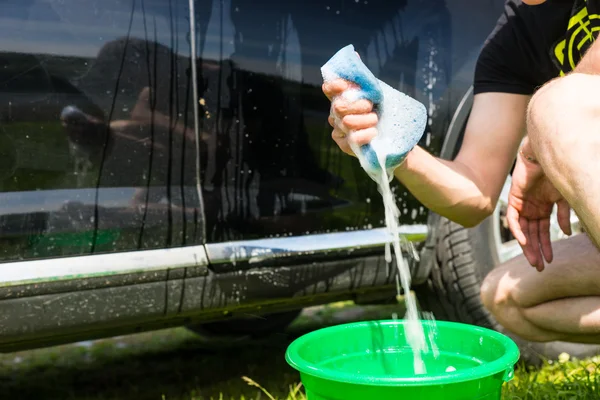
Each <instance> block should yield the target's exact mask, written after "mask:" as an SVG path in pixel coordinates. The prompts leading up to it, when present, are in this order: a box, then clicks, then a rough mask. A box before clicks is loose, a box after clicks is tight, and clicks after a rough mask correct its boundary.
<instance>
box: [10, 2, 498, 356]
mask: <svg viewBox="0 0 600 400" xmlns="http://www.w3.org/2000/svg"><path fill="white" fill-rule="evenodd" d="M502 6H503V2H502V1H500V0H489V1H478V2H474V1H467V0H448V1H444V0H402V1H398V2H389V1H386V0H369V1H366V0H360V1H356V0H342V1H339V2H337V3H336V4H329V3H326V2H308V3H307V2H303V1H298V0H293V1H284V2H281V1H278V0H268V1H263V2H260V3H250V2H246V1H241V0H223V1H216V0H169V1H163V0H135V1H132V2H121V1H117V0H108V1H100V0H85V1H81V0H60V1H58V0H47V1H43V2H42V1H36V0H31V1H25V2H22V1H17V0H7V1H5V2H3V3H2V4H0V33H1V34H0V256H1V258H0V260H1V261H2V262H1V263H0V309H1V311H2V324H0V325H2V329H0V350H2V351H11V350H14V349H21V348H27V347H35V346H41V345H48V344H57V343H64V342H68V341H72V340H80V339H85V338H93V337H101V336H106V335H109V334H111V335H112V334H118V333H129V332H136V331H140V330H145V329H157V328H162V327H167V326H177V325H185V324H189V323H193V322H194V321H200V322H202V321H209V320H210V321H212V320H219V319H223V318H229V317H232V316H233V317H235V316H241V315H248V314H251V315H259V314H262V313H269V312H279V311H281V310H287V309H293V308H299V307H303V306H306V305H313V304H319V303H324V302H328V301H332V300H335V299H354V300H357V299H359V298H363V299H364V298H369V299H375V300H377V299H384V298H389V297H390V296H393V295H394V294H395V293H396V292H395V290H396V286H395V273H396V270H395V267H394V265H393V264H390V265H388V264H387V263H386V262H385V260H384V245H385V242H386V234H385V232H384V231H383V229H382V227H383V220H384V217H383V205H382V202H381V199H380V195H379V193H378V191H377V187H376V185H375V183H374V182H373V181H372V180H371V179H370V178H369V177H368V176H367V175H366V174H365V173H364V171H362V169H361V168H360V165H359V163H358V162H357V160H356V159H354V158H352V157H349V156H347V155H345V154H343V153H342V152H341V151H339V149H338V148H337V146H336V145H335V143H334V142H333V141H332V140H331V138H330V134H331V128H330V127H329V125H328V123H327V116H328V115H329V106H330V103H329V100H328V99H327V98H325V96H324V95H323V93H322V91H321V75H320V71H319V68H320V66H321V65H322V64H324V63H325V62H326V61H327V59H328V58H329V57H330V56H331V55H333V54H334V53H335V51H337V50H338V49H339V48H341V47H343V46H345V45H347V44H349V43H352V44H354V46H355V48H356V49H357V51H358V52H359V53H360V54H361V57H362V58H363V60H364V61H365V63H366V64H367V66H368V67H369V68H371V70H373V72H374V73H375V74H376V75H377V76H378V77H379V78H380V79H382V80H384V81H386V82H388V83H389V84H390V85H392V86H394V87H397V88H398V89H400V90H402V91H404V92H406V93H407V94H409V95H411V96H413V97H415V98H416V99H417V100H419V101H421V102H423V104H425V105H426V106H427V108H428V110H429V121H428V126H427V128H426V132H425V134H424V136H423V139H422V141H421V142H420V145H421V146H423V147H424V148H426V149H427V150H428V151H430V152H432V153H433V154H435V155H439V154H440V152H441V151H442V145H443V143H444V142H446V143H448V140H446V136H447V131H448V128H449V126H452V124H451V122H452V119H453V116H454V115H455V113H456V112H457V111H456V110H457V107H458V106H459V104H461V101H462V100H463V99H464V98H465V94H466V93H467V92H468V91H469V88H470V86H471V84H472V75H473V69H474V65H475V59H476V56H477V53H478V50H479V48H480V46H481V44H482V43H483V41H484V40H485V37H486V36H487V34H488V33H489V32H490V31H491V29H492V27H493V24H494V23H495V21H496V19H497V18H498V16H499V15H500V12H501V10H502ZM191 10H193V13H191ZM447 146H448V145H447ZM448 151H450V150H448ZM392 186H393V190H394V191H395V193H396V196H397V198H398V205H399V208H400V211H401V212H402V218H401V221H400V222H401V225H402V229H401V234H402V235H403V236H404V237H405V238H406V239H408V242H411V243H413V245H415V246H416V247H417V248H418V247H419V246H420V245H421V244H422V242H423V240H425V238H426V237H427V236H428V234H429V229H428V228H427V226H426V225H427V220H428V217H429V214H428V212H427V210H426V209H425V208H424V207H423V206H422V204H420V203H419V202H418V201H417V200H416V199H415V198H414V197H412V196H411V195H410V194H409V193H408V192H407V191H406V190H405V189H404V188H403V187H402V186H401V185H400V184H399V183H398V182H393V184H392ZM413 245H409V246H407V247H406V249H405V250H406V254H407V255H408V259H409V261H410V265H411V269H412V270H413V272H414V271H415V270H416V269H418V268H419V264H418V260H417V259H416V258H415V257H412V255H413V253H414V251H413V250H414V248H413Z"/></svg>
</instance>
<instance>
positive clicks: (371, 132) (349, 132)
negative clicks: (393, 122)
mask: <svg viewBox="0 0 600 400" xmlns="http://www.w3.org/2000/svg"><path fill="white" fill-rule="evenodd" d="M352 88H355V85H354V84H353V83H351V82H348V81H345V80H343V79H337V80H334V81H330V82H326V83H324V84H323V93H325V96H327V98H328V99H329V100H330V101H331V111H330V114H329V124H330V125H331V126H332V127H333V132H332V133H331V137H332V138H333V140H334V141H335V142H336V143H337V145H338V146H339V147H340V149H341V150H342V151H343V152H344V153H346V154H349V155H351V156H354V157H356V155H355V154H354V152H353V151H352V148H351V146H350V143H351V142H352V143H354V144H356V145H358V146H362V145H365V144H367V143H369V142H370V141H371V140H372V139H373V138H374V137H375V136H376V135H377V128H376V126H377V121H378V118H377V114H376V113H374V112H373V103H371V102H370V101H369V100H364V99H363V100H357V101H354V102H349V101H348V100H346V99H345V98H344V97H343V96H342V94H343V93H344V92H345V91H346V90H348V89H352Z"/></svg>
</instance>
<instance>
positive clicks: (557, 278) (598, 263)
mask: <svg viewBox="0 0 600 400" xmlns="http://www.w3.org/2000/svg"><path fill="white" fill-rule="evenodd" d="M553 247H554V254H555V257H554V260H553V262H552V263H551V264H548V265H547V266H546V269H545V270H544V271H543V272H541V273H540V272H538V271H537V270H536V269H534V268H532V267H531V266H530V265H529V263H528V262H527V260H526V259H525V257H524V256H518V257H515V258H514V259H512V260H510V261H508V262H506V263H505V264H504V265H502V266H500V267H498V268H496V269H494V270H493V271H492V272H491V273H490V274H489V275H488V276H487V277H486V279H485V280H484V283H483V285H482V288H481V298H482V301H483V303H484V305H485V306H486V308H487V309H488V310H489V311H490V312H491V313H492V314H493V316H494V318H495V319H496V320H497V321H498V322H499V323H500V324H501V325H503V326H504V327H505V328H506V329H507V330H509V331H511V332H512V333H515V334H517V335H518V336H520V337H522V338H523V339H526V340H531V341H535V342H548V341H555V340H560V341H567V342H577V343H600V252H599V251H598V250H597V248H596V247H595V246H594V244H593V243H592V242H591V241H590V239H589V237H588V236H587V235H585V234H580V235H577V236H574V237H572V238H568V239H564V240H560V241H558V242H555V243H553Z"/></svg>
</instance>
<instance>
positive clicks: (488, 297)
mask: <svg viewBox="0 0 600 400" xmlns="http://www.w3.org/2000/svg"><path fill="white" fill-rule="evenodd" d="M506 275H507V271H506V270H505V268H502V267H499V268H496V269H494V270H492V271H491V272H490V273H489V274H488V275H487V276H486V277H485V279H484V280H483V283H482V285H481V293H480V295H481V302H482V303H483V305H484V307H485V308H486V309H487V310H488V311H489V312H490V313H491V314H492V315H494V317H496V316H497V315H501V314H502V313H503V312H506V310H507V309H508V308H512V307H515V306H516V303H515V301H514V299H513V297H512V286H511V285H510V284H507V283H506V278H507V277H506Z"/></svg>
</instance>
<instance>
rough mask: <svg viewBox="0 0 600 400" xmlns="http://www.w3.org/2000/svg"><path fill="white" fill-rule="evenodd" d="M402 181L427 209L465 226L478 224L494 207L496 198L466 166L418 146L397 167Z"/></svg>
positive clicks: (398, 177) (397, 174)
mask: <svg viewBox="0 0 600 400" xmlns="http://www.w3.org/2000/svg"><path fill="white" fill-rule="evenodd" d="M395 176H396V178H397V179H398V180H400V182H401V183H402V184H403V185H404V186H405V187H406V188H407V189H408V190H409V191H410V192H411V193H412V194H413V195H414V196H415V197H416V198H417V199H418V200H419V201H420V202H421V203H422V204H423V205H424V206H425V207H427V208H428V209H430V210H432V211H434V212H435V213H437V214H440V215H442V216H444V217H446V218H448V219H450V220H452V221H455V222H457V223H459V224H461V225H463V226H467V227H470V226H475V225H477V224H479V223H480V222H481V221H482V220H483V219H485V218H486V217H487V216H488V215H489V214H491V212H492V211H493V210H494V201H493V200H492V198H491V197H490V196H487V195H485V194H484V193H483V191H482V190H481V186H480V185H478V184H477V183H476V182H477V177H476V176H475V174H474V173H473V171H471V170H470V169H469V168H468V167H467V166H465V165H463V164H461V163H459V162H457V161H448V160H442V159H439V158H436V157H434V156H432V155H431V154H429V153H427V152H426V151H425V150H423V149H422V148H420V147H415V148H414V149H413V150H412V151H411V152H410V153H409V155H408V157H407V159H406V161H405V162H404V163H403V164H402V165H401V166H400V167H399V168H398V169H396V171H395Z"/></svg>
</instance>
